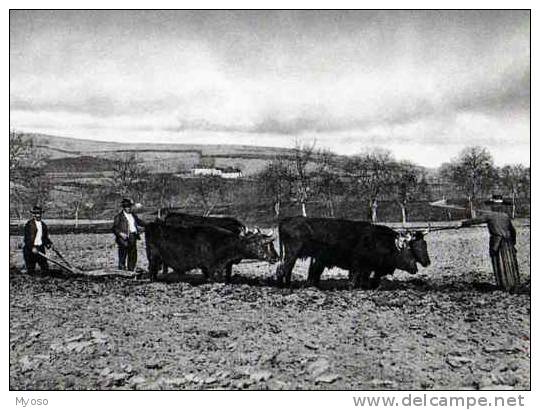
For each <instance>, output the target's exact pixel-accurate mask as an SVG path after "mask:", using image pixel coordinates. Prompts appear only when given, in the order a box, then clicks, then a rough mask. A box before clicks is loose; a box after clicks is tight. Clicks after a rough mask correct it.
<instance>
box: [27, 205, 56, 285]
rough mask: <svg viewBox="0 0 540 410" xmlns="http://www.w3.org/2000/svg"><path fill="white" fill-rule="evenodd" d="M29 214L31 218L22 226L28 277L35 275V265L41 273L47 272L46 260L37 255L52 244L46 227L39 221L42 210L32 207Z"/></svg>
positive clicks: (38, 207)
mask: <svg viewBox="0 0 540 410" xmlns="http://www.w3.org/2000/svg"><path fill="white" fill-rule="evenodd" d="M30 212H31V213H32V215H33V218H32V219H30V220H29V221H28V222H27V223H26V225H25V226H24V246H23V257H24V263H25V265H26V271H27V272H28V274H29V275H34V274H35V273H36V263H38V264H39V267H40V268H41V272H42V273H46V272H47V271H48V270H49V264H48V263H47V259H45V258H44V257H43V256H41V255H40V254H39V253H42V254H45V248H50V247H51V246H52V242H51V240H50V238H49V230H48V229H47V225H45V222H43V221H42V220H41V215H42V213H43V209H42V208H41V207H40V206H34V207H33V208H32V210H31V211H30Z"/></svg>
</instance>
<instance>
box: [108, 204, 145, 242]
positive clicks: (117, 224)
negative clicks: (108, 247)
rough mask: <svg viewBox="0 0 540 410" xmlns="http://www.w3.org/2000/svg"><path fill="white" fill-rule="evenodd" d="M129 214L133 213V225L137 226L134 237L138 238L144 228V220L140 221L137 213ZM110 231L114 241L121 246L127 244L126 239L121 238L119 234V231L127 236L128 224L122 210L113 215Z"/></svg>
mask: <svg viewBox="0 0 540 410" xmlns="http://www.w3.org/2000/svg"><path fill="white" fill-rule="evenodd" d="M131 215H133V218H134V219H135V227H136V228H137V235H136V238H137V239H139V234H140V233H141V232H142V231H143V230H144V228H143V226H144V222H143V221H141V219H140V218H139V217H138V216H137V215H135V214H133V213H132V214H131ZM112 231H113V233H114V236H115V238H116V243H117V244H119V245H122V246H127V240H126V239H124V238H122V235H120V234H121V233H123V234H125V235H126V236H129V225H128V221H127V218H126V217H125V215H124V211H121V212H119V213H118V214H116V215H115V217H114V222H113V226H112Z"/></svg>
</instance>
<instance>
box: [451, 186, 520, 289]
mask: <svg viewBox="0 0 540 410" xmlns="http://www.w3.org/2000/svg"><path fill="white" fill-rule="evenodd" d="M486 204H487V205H490V206H491V211H483V213H484V214H483V215H482V216H480V217H477V218H473V219H468V220H465V221H463V222H462V223H461V226H462V227H467V226H471V225H479V224H484V223H485V224H487V227H488V230H489V235H490V236H489V256H490V257H491V264H492V266H493V272H494V273H495V280H496V281H497V286H499V287H500V288H502V289H505V290H514V289H515V288H516V287H517V286H519V283H520V278H519V268H518V263H517V257H516V248H515V245H516V230H515V228H514V226H513V225H512V221H511V219H510V217H509V216H508V214H507V213H506V212H503V211H504V208H503V206H504V205H508V203H507V202H506V201H504V200H503V198H502V196H501V195H493V198H492V199H491V200H489V201H487V202H486Z"/></svg>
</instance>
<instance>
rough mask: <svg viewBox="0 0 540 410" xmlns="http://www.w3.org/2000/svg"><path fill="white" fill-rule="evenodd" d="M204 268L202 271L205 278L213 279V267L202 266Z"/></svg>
mask: <svg viewBox="0 0 540 410" xmlns="http://www.w3.org/2000/svg"><path fill="white" fill-rule="evenodd" d="M201 270H202V273H203V275H204V278H205V279H206V280H207V281H211V280H212V279H213V276H214V275H213V270H211V269H208V268H207V267H202V268H201Z"/></svg>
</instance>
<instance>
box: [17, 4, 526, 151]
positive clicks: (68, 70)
mask: <svg viewBox="0 0 540 410" xmlns="http://www.w3.org/2000/svg"><path fill="white" fill-rule="evenodd" d="M15 16H16V18H12V19H11V25H10V34H11V38H10V46H11V54H10V57H11V60H10V68H11V74H10V75H11V77H10V92H11V94H10V110H11V118H12V125H13V126H17V127H20V128H21V129H23V128H26V129H37V130H42V131H47V130H50V132H52V131H55V132H63V133H64V134H69V135H74V136H77V135H83V134H84V135H87V136H88V135H91V136H92V137H94V138H99V137H100V136H102V137H104V136H107V137H108V138H109V137H110V138H117V139H128V138H131V137H130V136H132V135H139V136H141V138H142V137H143V136H144V138H148V137H149V136H150V138H165V137H166V138H169V139H170V140H175V139H182V140H185V138H204V139H205V140H207V139H208V140H211V136H212V135H214V138H215V141H216V142H221V141H222V140H223V136H224V135H231V137H230V140H231V142H234V138H238V139H239V140H242V141H248V140H252V141H254V142H255V143H260V142H261V141H263V140H264V141H267V143H269V144H270V145H277V144H283V143H286V144H287V145H289V144H288V143H287V141H290V140H292V139H293V138H295V137H302V138H304V137H305V138H312V137H316V138H317V140H318V141H319V140H320V141H324V143H328V144H329V146H328V147H329V148H332V149H334V150H336V151H340V152H348V151H349V147H351V146H355V147H356V146H359V145H361V144H366V143H380V144H389V145H392V144H393V146H395V147H399V146H402V149H403V152H406V151H407V150H408V147H410V146H411V145H417V144H418V143H422V144H431V145H430V146H432V147H435V148H433V149H436V147H437V146H438V145H445V146H448V145H453V144H466V143H468V142H469V141H470V140H471V139H474V140H475V141H484V142H485V143H486V144H490V145H491V146H493V147H496V146H499V145H501V146H502V145H504V144H507V146H508V144H509V137H508V136H510V135H511V136H512V138H514V139H515V140H517V141H524V140H526V139H528V136H529V131H530V130H529V125H528V124H529V120H528V117H529V111H530V103H529V101H530V87H529V83H530V63H529V57H530V50H529V32H530V27H529V20H528V18H529V16H528V14H527V13H521V12H515V13H512V12H470V13H465V12H399V13H397V12H396V13H389V12H369V13H368V12H347V13H346V12H343V13H338V12H334V13H332V12H320V13H319V12H310V13H304V12H294V13H293V12H291V13H288V12H282V13H279V12H275V13H265V12H245V13H240V12H228V13H220V12H215V13H196V12H185V13H183V12H175V13H158V12H152V13H128V12H126V13H109V12H99V13H98V12H96V13H90V12H87V13H86V14H85V13H82V12H81V13H79V12H73V13H37V12H28V13H27V12H25V13H16V14H15ZM157 23H159V24H157ZM390 27H392V29H391V30H390V29H389V28H390ZM68 34H69V35H68ZM400 144H401V145H400ZM404 144H408V145H407V146H406V147H405V146H404ZM426 149H427V148H426ZM416 155H419V154H416Z"/></svg>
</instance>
